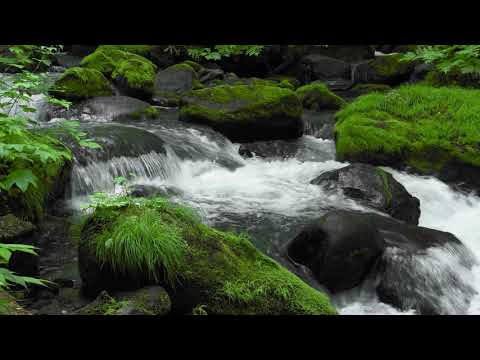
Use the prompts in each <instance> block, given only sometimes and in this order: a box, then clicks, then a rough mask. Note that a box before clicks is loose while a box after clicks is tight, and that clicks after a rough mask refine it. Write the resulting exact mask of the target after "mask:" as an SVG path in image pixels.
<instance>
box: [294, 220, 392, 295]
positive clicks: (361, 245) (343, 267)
mask: <svg viewBox="0 0 480 360" xmlns="http://www.w3.org/2000/svg"><path fill="white" fill-rule="evenodd" d="M384 249H385V242H384V240H383V238H382V236H381V234H380V232H379V230H378V229H377V227H376V226H375V224H373V223H371V222H370V219H369V218H365V217H361V216H356V215H355V214H352V213H348V212H345V211H333V212H329V213H328V214H327V215H325V216H324V217H322V218H320V219H319V220H317V221H316V222H314V223H312V224H311V225H309V226H307V227H306V228H305V229H304V230H302V232H301V233H300V234H299V235H298V236H297V237H296V238H295V239H294V240H293V241H292V242H291V243H290V244H289V246H288V250H287V252H288V256H289V258H290V259H292V260H293V261H295V262H297V263H300V264H302V265H305V266H307V267H308V268H309V269H310V270H311V271H312V273H313V274H314V276H315V278H316V279H317V280H318V281H319V282H320V283H321V284H323V285H325V286H326V287H327V288H328V289H329V290H330V291H331V292H332V293H336V292H339V291H342V290H348V289H351V288H353V287H355V286H357V285H359V284H360V283H361V282H362V281H363V280H364V279H365V277H366V276H367V275H368V273H369V271H370V269H371V268H372V266H373V265H374V263H375V261H376V260H377V258H378V257H379V256H380V255H381V254H382V252H383V251H384Z"/></svg>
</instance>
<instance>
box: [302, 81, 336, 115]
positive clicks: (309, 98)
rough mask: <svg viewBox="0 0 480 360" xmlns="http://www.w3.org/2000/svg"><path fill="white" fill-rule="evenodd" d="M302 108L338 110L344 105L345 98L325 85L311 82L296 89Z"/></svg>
mask: <svg viewBox="0 0 480 360" xmlns="http://www.w3.org/2000/svg"><path fill="white" fill-rule="evenodd" d="M296 94H297V96H298V97H299V99H300V101H301V102H302V105H303V107H304V108H306V109H309V110H315V111H320V110H338V109H340V108H341V107H342V106H344V105H345V100H343V99H342V98H341V97H340V96H337V95H335V94H334V93H333V92H332V91H330V89H329V88H328V87H327V85H325V84H322V83H312V84H309V85H305V86H302V87H300V88H298V89H297V91H296Z"/></svg>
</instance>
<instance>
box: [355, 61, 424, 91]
mask: <svg viewBox="0 0 480 360" xmlns="http://www.w3.org/2000/svg"><path fill="white" fill-rule="evenodd" d="M402 58H403V55H402V54H391V55H382V56H377V57H376V58H375V59H374V60H370V61H366V62H363V63H361V64H359V65H357V66H356V67H355V71H354V74H353V77H354V80H355V82H357V83H374V84H387V85H398V84H400V83H401V82H404V81H407V80H408V79H409V78H410V75H411V74H412V72H413V70H414V68H415V62H413V61H404V60H402Z"/></svg>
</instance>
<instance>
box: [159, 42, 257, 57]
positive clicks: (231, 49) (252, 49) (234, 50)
mask: <svg viewBox="0 0 480 360" xmlns="http://www.w3.org/2000/svg"><path fill="white" fill-rule="evenodd" d="M182 48H183V49H186V51H187V53H188V55H189V56H190V57H192V58H193V59H195V60H199V59H202V58H203V59H206V60H213V61H216V60H221V59H222V58H226V57H230V56H235V55H248V56H258V55H260V53H261V52H262V50H263V48H264V45H210V46H204V45H169V46H168V47H166V48H165V50H164V51H166V52H169V53H170V54H175V55H178V54H179V53H180V50H181V49H182Z"/></svg>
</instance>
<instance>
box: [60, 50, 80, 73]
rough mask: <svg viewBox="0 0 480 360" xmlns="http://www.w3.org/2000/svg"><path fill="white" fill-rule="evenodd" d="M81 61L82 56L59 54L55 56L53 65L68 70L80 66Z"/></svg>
mask: <svg viewBox="0 0 480 360" xmlns="http://www.w3.org/2000/svg"><path fill="white" fill-rule="evenodd" d="M82 59H83V57H82V56H75V55H72V54H67V53H60V54H56V55H55V64H56V65H58V66H62V67H64V68H67V69H68V68H72V67H77V66H80V63H81V62H82Z"/></svg>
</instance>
